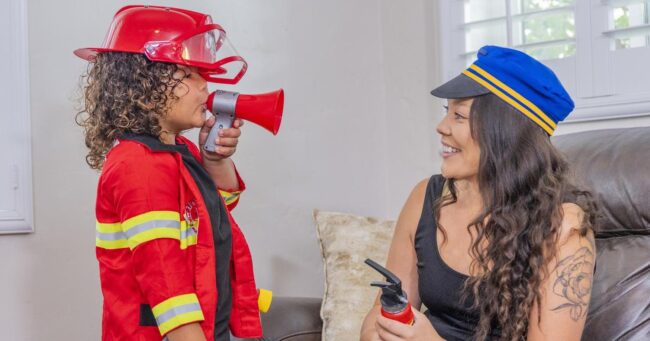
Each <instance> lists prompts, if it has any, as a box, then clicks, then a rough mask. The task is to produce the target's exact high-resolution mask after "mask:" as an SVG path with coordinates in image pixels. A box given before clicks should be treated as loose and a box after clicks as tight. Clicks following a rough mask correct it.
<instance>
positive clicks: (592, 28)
mask: <svg viewBox="0 0 650 341" xmlns="http://www.w3.org/2000/svg"><path fill="white" fill-rule="evenodd" d="M503 1H506V0H503ZM614 1H615V0H614ZM611 2H612V0H609V1H608V0H587V1H582V0H576V1H575V4H574V18H575V29H576V36H575V44H576V53H575V55H574V56H571V57H567V58H563V59H552V60H544V61H543V63H544V64H545V65H547V66H549V67H550V68H551V69H553V70H554V71H555V72H556V74H557V75H558V77H559V78H560V79H561V81H562V82H563V83H564V84H565V85H566V86H567V89H569V93H570V94H571V97H572V98H573V99H574V101H575V104H576V107H575V110H574V111H573V113H572V114H571V115H569V117H567V119H566V120H565V122H584V121H596V120H609V119H619V118H624V117H625V118H628V117H641V116H650V91H643V92H639V93H634V94H629V93H618V94H617V93H615V91H614V90H615V89H614V86H613V79H614V78H613V77H614V75H613V74H612V73H613V71H612V65H613V64H612V63H613V61H612V59H613V58H614V57H613V54H612V53H616V52H618V51H611V50H610V44H611V42H612V40H611V38H610V37H609V36H607V32H610V31H611V29H610V27H609V19H610V18H609V7H610V6H611ZM463 3H464V1H463V0H440V1H438V8H437V10H438V23H439V41H440V50H439V51H440V52H439V58H440V71H441V76H442V77H441V78H442V81H447V80H449V79H452V78H453V77H456V76H457V75H458V74H460V71H462V70H464V69H465V68H466V64H465V60H464V57H463V56H465V55H466V53H465V33H464V32H465V31H464V25H465V23H464V8H463ZM508 3H509V2H508ZM510 15H511V13H510V8H506V20H507V21H508V22H510V21H511V20H512V19H511V18H508V16H510ZM507 29H508V30H510V29H511V27H510V25H508V26H507ZM507 35H508V36H510V35H511V32H508V33H507ZM510 42H511V39H509V43H510ZM633 50H638V52H637V54H639V55H645V54H650V47H639V48H634V49H629V50H628V51H627V52H626V53H635V52H630V51H633ZM631 67H632V66H631ZM570 88H571V89H570Z"/></svg>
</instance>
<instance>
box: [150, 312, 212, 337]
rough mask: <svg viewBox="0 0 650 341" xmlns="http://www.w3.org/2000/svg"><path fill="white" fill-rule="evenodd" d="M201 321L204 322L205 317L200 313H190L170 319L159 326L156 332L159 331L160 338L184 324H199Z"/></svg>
mask: <svg viewBox="0 0 650 341" xmlns="http://www.w3.org/2000/svg"><path fill="white" fill-rule="evenodd" d="M203 320H205V317H204V316H203V312H202V311H191V312H188V313H185V314H181V315H178V316H175V317H172V318H171V319H169V320H167V321H166V322H164V323H162V324H161V325H159V326H158V330H159V331H160V335H161V336H162V335H165V334H167V333H169V332H170V331H172V330H174V329H176V328H178V327H180V326H182V325H184V324H188V323H192V322H200V321H203Z"/></svg>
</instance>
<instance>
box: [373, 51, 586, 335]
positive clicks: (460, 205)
mask: <svg viewBox="0 0 650 341" xmlns="http://www.w3.org/2000/svg"><path fill="white" fill-rule="evenodd" d="M432 94H433V95H434V96H437V97H440V98H445V99H448V106H447V107H446V110H447V113H446V115H445V117H444V118H443V120H442V121H441V122H440V124H439V125H438V127H437V132H438V134H440V136H441V143H442V157H443V161H442V172H441V173H442V174H441V175H434V176H433V177H431V178H430V179H428V180H424V181H422V182H420V183H419V184H418V185H417V186H415V188H414V189H413V191H412V193H411V194H410V196H409V198H408V200H407V202H406V204H405V205H404V208H403V210H402V212H401V214H400V217H399V220H398V222H397V226H396V230H395V234H394V237H393V241H392V244H391V247H390V251H389V254H388V260H387V267H388V268H389V269H390V270H391V271H393V272H394V273H395V274H396V275H397V276H398V277H400V278H401V279H402V282H403V287H404V288H405V291H406V292H407V295H408V298H409V301H410V303H411V305H412V306H413V307H414V313H415V323H414V324H413V325H411V326H409V325H404V324H400V323H398V322H395V321H392V320H389V319H387V318H385V317H383V316H381V315H380V314H379V311H380V307H379V303H376V305H375V307H373V308H372V309H371V310H370V312H369V313H368V315H367V316H366V319H365V321H364V324H363V327H362V331H361V339H362V340H364V341H369V340H386V341H393V340H443V339H444V340H468V339H476V340H485V339H490V340H491V339H495V340H521V339H527V340H580V337H581V334H582V329H583V327H584V323H585V318H586V314H587V308H588V303H589V299H590V295H591V280H592V275H593V271H594V261H595V256H594V255H595V250H594V248H595V246H594V239H593V232H592V230H591V226H592V224H593V223H594V221H595V205H594V203H593V201H592V200H591V196H590V195H589V193H588V192H586V191H580V190H578V189H577V188H576V187H575V186H574V185H572V184H571V182H570V180H569V176H568V174H569V169H568V165H567V162H566V161H565V160H564V159H563V157H562V156H561V155H560V153H559V152H558V151H557V150H556V149H555V148H554V147H553V145H552V144H551V141H550V138H549V137H550V135H552V133H553V131H554V129H555V127H556V124H557V122H559V121H561V120H563V119H564V118H565V117H566V116H567V115H568V114H569V113H570V112H571V110H573V101H572V100H571V98H570V97H569V95H568V94H567V93H566V91H565V90H564V88H563V87H562V85H561V84H560V82H559V80H558V79H557V78H556V77H555V75H554V74H553V72H552V71H551V70H549V69H548V68H546V67H545V66H543V65H542V64H541V63H539V62H538V61H536V60H534V59H533V58H531V57H529V56H528V55H526V54H524V53H522V52H519V51H515V50H511V49H506V48H501V47H496V46H485V47H483V48H482V49H481V50H480V51H479V53H478V59H477V61H476V62H475V63H474V64H473V65H472V66H470V68H468V69H467V70H465V71H464V72H463V74H461V75H459V76H458V77H457V78H455V79H452V80H451V81H449V82H448V83H446V84H443V85H442V86H440V87H438V88H437V89H435V90H433V91H432ZM422 304H424V306H425V307H426V308H427V312H426V314H422V313H420V312H419V311H418V310H419V309H420V308H421V305H422Z"/></svg>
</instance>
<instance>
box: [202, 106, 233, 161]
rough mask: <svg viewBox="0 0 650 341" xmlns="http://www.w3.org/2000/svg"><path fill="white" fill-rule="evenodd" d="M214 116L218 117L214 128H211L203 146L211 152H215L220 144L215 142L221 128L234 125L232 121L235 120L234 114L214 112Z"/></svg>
mask: <svg viewBox="0 0 650 341" xmlns="http://www.w3.org/2000/svg"><path fill="white" fill-rule="evenodd" d="M214 117H215V118H216V121H215V122H214V125H213V126H212V129H210V133H209V134H208V138H207V139H206V141H205V145H204V146H203V148H205V150H207V151H209V152H214V151H215V150H216V149H217V147H218V145H217V144H215V143H214V140H215V139H216V138H217V137H218V136H219V130H221V129H225V128H230V127H232V123H233V122H234V121H235V115H234V114H222V113H216V114H214Z"/></svg>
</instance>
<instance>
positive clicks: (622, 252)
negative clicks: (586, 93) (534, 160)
mask: <svg viewBox="0 0 650 341" xmlns="http://www.w3.org/2000/svg"><path fill="white" fill-rule="evenodd" d="M553 143H554V144H555V145H556V146H557V147H558V148H559V149H560V150H561V151H562V152H563V153H564V154H565V155H566V157H567V159H568V160H569V162H570V163H571V166H572V168H573V171H574V173H575V175H576V177H577V178H578V180H579V181H582V182H583V184H585V185H587V186H588V187H590V190H591V191H592V193H594V195H595V196H596V198H597V199H598V202H599V205H600V208H601V213H602V218H601V219H599V221H598V223H597V226H596V227H595V229H596V248H597V255H596V272H595V275H594V284H593V288H592V297H591V302H590V304H589V315H588V318H587V323H586V325H585V331H584V333H583V340H648V339H650V309H649V308H648V307H650V127H644V128H629V129H610V130H599V131H590V132H584V133H577V134H569V135H562V136H557V137H554V138H553Z"/></svg>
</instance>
